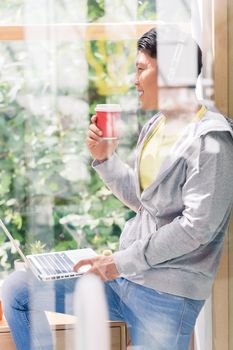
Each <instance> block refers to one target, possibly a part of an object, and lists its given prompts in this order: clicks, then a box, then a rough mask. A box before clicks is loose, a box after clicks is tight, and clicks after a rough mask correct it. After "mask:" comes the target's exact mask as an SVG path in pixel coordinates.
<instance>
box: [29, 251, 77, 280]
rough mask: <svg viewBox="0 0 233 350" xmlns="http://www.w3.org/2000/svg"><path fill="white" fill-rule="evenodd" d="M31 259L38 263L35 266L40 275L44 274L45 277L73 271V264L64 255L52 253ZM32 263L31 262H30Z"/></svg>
mask: <svg viewBox="0 0 233 350" xmlns="http://www.w3.org/2000/svg"><path fill="white" fill-rule="evenodd" d="M33 258H34V259H35V260H36V261H37V262H38V265H39V266H40V268H38V265H37V264H36V268H37V270H40V273H43V272H45V273H46V274H47V275H50V276H51V275H56V274H61V273H67V272H72V271H73V266H74V263H73V261H71V260H70V259H69V257H68V256H67V255H66V254H64V253H54V254H51V255H50V254H49V255H34V256H33ZM31 262H32V260H31Z"/></svg>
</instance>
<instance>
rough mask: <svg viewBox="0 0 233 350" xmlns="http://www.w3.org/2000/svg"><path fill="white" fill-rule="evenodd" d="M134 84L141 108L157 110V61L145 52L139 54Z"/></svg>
mask: <svg viewBox="0 0 233 350" xmlns="http://www.w3.org/2000/svg"><path fill="white" fill-rule="evenodd" d="M134 84H135V86H136V89H137V91H138V94H139V100H140V102H141V108H142V109H145V110H155V109H157V108H158V106H157V94H158V85H157V61H156V59H155V58H152V57H150V56H149V55H148V54H147V53H146V52H143V51H139V52H138V56H137V60H136V75H135V80H134Z"/></svg>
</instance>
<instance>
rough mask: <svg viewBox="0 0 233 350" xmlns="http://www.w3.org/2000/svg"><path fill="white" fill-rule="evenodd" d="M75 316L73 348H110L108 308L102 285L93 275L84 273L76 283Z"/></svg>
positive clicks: (82, 349) (100, 349) (86, 349)
mask: <svg viewBox="0 0 233 350" xmlns="http://www.w3.org/2000/svg"><path fill="white" fill-rule="evenodd" d="M74 303H75V315H76V316H77V319H78V321H77V324H76V331H75V334H76V337H75V345H76V346H75V349H76V350H110V332H109V326H108V323H107V321H108V310H107V303H106V299H105V293H104V286H103V283H102V282H101V280H100V278H99V277H97V276H95V275H91V274H90V275H85V276H83V277H82V278H81V279H80V280H79V281H78V283H77V285H76V289H75V294H74Z"/></svg>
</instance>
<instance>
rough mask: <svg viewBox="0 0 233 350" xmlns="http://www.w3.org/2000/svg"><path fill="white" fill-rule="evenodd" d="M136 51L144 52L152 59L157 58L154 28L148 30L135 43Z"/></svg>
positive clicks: (155, 31)
mask: <svg viewBox="0 0 233 350" xmlns="http://www.w3.org/2000/svg"><path fill="white" fill-rule="evenodd" d="M137 49H138V51H145V52H146V53H148V55H149V56H151V57H152V58H157V30H156V28H152V29H150V30H149V31H148V32H146V33H145V34H143V36H142V37H141V38H140V39H138V42H137Z"/></svg>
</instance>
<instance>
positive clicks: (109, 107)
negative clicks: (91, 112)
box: [95, 103, 121, 112]
mask: <svg viewBox="0 0 233 350" xmlns="http://www.w3.org/2000/svg"><path fill="white" fill-rule="evenodd" d="M95 111H96V112H121V106H120V105H118V104H109V103H106V104H100V105H96V107H95Z"/></svg>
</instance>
